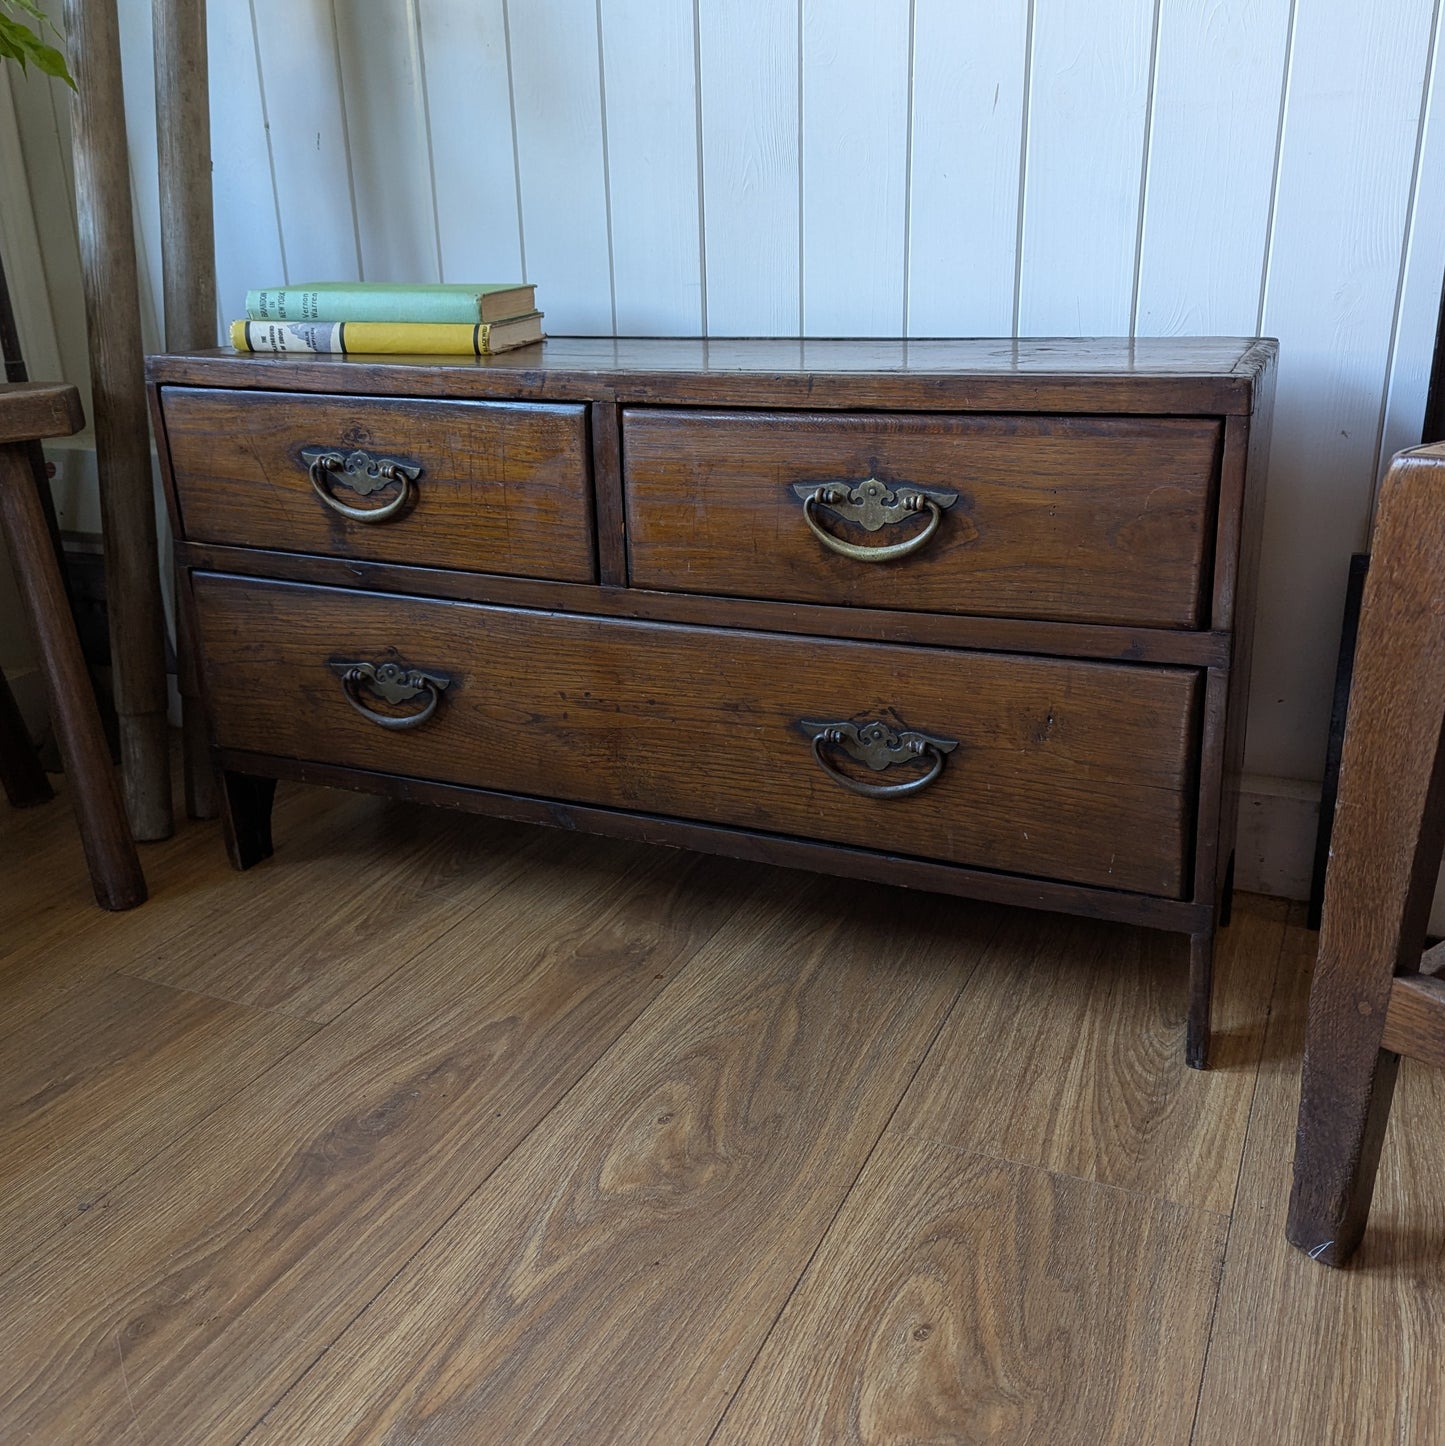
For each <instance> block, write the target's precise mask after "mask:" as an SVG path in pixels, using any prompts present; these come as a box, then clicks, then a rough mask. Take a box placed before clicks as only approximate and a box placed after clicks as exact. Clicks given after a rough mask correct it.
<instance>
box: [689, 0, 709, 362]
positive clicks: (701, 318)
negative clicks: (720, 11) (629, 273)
mask: <svg viewBox="0 0 1445 1446" xmlns="http://www.w3.org/2000/svg"><path fill="white" fill-rule="evenodd" d="M700 5H701V0H692V95H693V101H692V104H693V117H694V120H693V128H694V130H695V131H696V132H697V276H698V329H699V331H700V332H701V334H702V335H703V336H707V335H708V334H709V327H708V319H707V195H706V192H705V191H704V189H703V175H704V170H703V144H702V16H701V14H700V13H699V9H700Z"/></svg>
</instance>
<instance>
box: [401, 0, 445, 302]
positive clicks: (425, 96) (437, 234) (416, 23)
mask: <svg viewBox="0 0 1445 1446" xmlns="http://www.w3.org/2000/svg"><path fill="white" fill-rule="evenodd" d="M410 4H411V18H412V33H413V34H414V35H415V36H416V63H417V74H418V79H419V80H420V81H421V119H422V131H423V133H424V134H425V136H426V170H427V175H428V176H429V177H430V178H431V219H432V237H433V239H434V240H435V242H436V251H437V280H438V281H445V280H446V279H447V276H446V266H445V265H444V263H443V261H442V213H441V206H440V205H439V204H438V203H437V162H436V151H435V150H434V148H433V147H432V140H431V87H430V86H429V85H428V84H427V78H426V39H425V38H424V36H423V35H422V29H421V7H420V6H419V5H418V4H417V0H410Z"/></svg>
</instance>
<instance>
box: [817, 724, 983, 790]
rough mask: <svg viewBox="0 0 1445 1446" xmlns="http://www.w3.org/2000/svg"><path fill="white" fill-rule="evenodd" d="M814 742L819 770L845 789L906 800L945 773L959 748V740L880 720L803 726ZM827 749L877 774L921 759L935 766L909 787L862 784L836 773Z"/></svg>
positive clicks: (909, 782) (891, 784)
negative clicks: (948, 760)
mask: <svg viewBox="0 0 1445 1446" xmlns="http://www.w3.org/2000/svg"><path fill="white" fill-rule="evenodd" d="M801 727H802V728H803V730H804V732H806V733H808V734H809V735H810V736H811V737H812V740H813V757H814V758H816V759H817V760H818V766H819V767H820V768H821V769H822V770H823V772H824V773H826V774H827V775H828V777H829V778H831V779H832V780H833V782H834V783H836V784H838V785H839V786H840V787H842V788H846V789H848V790H849V791H850V792H852V793H861V794H862V795H863V797H864V798H905V797H907V795H908V794H910V793H919V792H921V791H922V790H923V789H925V788H927V787H928V785H929V784H930V783H932V782H933V781H934V780H935V779H937V777H938V775H939V774H940V773H942V772H943V764H944V761H945V758H946V755H948V754H950V753H952V752H953V750H954V749H955V748H957V747H958V740H957V739H956V738H933V737H931V736H930V735H929V734H927V733H918V732H915V731H914V730H913V729H899V728H893V727H890V726H889V725H888V724H887V723H881V722H878V721H877V720H874V721H873V722H869V723H861V724H859V723H810V722H808V721H807V720H806V719H804V720H803V721H802V723H801ZM824 748H841V749H842V750H843V752H844V753H846V754H847V755H848V756H849V757H850V758H855V759H857V760H858V762H859V763H866V764H867V765H868V767H869V768H871V769H873V770H874V772H876V773H877V772H882V770H883V769H885V768H891V767H892V766H893V765H894V764H895V763H911V762H914V761H916V760H917V759H920V758H929V757H931V758H932V759H933V766H932V767H931V768H930V769H929V770H928V772H927V773H925V774H923V775H922V776H921V777H919V778H910V779H909V780H908V781H907V782H906V783H859V782H858V781H857V780H856V779H852V778H849V777H848V775H847V774H846V773H842V772H840V771H839V770H838V769H836V768H835V767H834V766H833V765H832V764H831V763H830V762H829V761H828V758H827V755H826V754H825V753H824V752H823V750H824Z"/></svg>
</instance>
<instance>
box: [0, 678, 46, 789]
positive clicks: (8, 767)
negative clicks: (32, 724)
mask: <svg viewBox="0 0 1445 1446" xmlns="http://www.w3.org/2000/svg"><path fill="white" fill-rule="evenodd" d="M0 787H3V788H4V790H5V797H6V798H8V799H9V800H10V804H11V807H12V808H31V807H33V806H34V805H35V804H37V803H48V802H49V801H50V800H51V799H52V798H54V797H55V790H54V789H53V788H51V786H50V780H49V779H48V778H47V777H46V776H45V770H44V769H43V768H42V767H41V766H40V757H39V755H38V754H37V753H36V751H35V749H34V747H33V745H32V744H31V742H30V733H29V730H28V729H27V728H26V727H25V719H24V718H22V717H21V716H20V709H19V708H18V707H16V705H15V695H14V694H13V693H12V692H11V691H10V685H9V683H7V682H6V681H5V674H4V673H3V672H0Z"/></svg>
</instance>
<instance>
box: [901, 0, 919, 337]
mask: <svg viewBox="0 0 1445 1446" xmlns="http://www.w3.org/2000/svg"><path fill="white" fill-rule="evenodd" d="M917 40H918V0H908V100H907V107H908V114H907V118H906V121H905V127H906V129H905V131H904V136H903V332H902V336H903V339H904V341H905V342H906V341H907V340H908V332H909V315H908V309H909V287H910V286H911V284H912V275H911V272H912V267H911V266H910V256H911V253H912V250H913V57H914V54H915V51H916V48H917Z"/></svg>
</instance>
